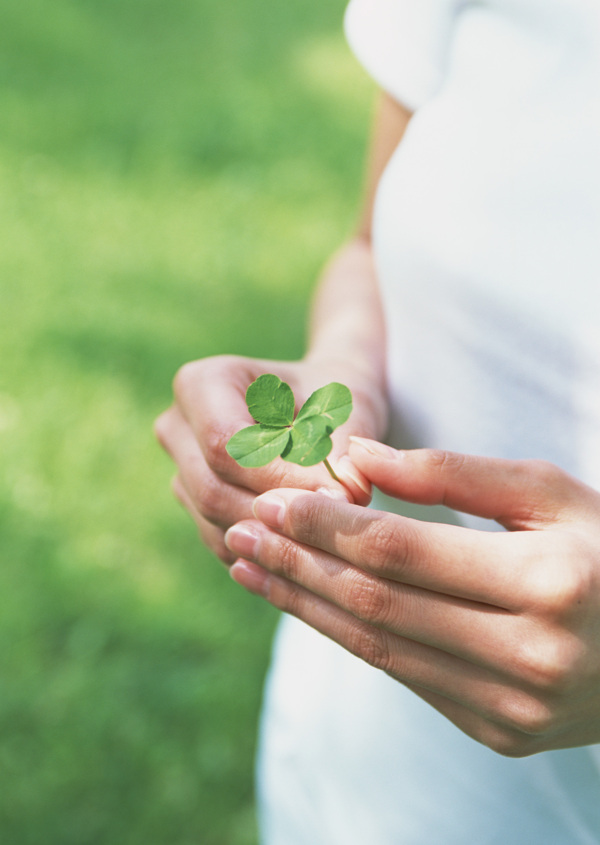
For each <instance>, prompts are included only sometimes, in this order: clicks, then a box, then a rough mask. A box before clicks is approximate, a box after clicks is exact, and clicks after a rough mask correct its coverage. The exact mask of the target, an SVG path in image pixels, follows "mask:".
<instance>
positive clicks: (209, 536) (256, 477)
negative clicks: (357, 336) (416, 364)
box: [156, 356, 385, 563]
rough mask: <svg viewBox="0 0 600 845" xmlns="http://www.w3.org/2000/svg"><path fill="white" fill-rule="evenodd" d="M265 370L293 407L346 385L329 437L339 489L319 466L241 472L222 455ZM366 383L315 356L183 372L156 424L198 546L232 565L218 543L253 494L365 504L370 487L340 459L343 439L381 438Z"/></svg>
mask: <svg viewBox="0 0 600 845" xmlns="http://www.w3.org/2000/svg"><path fill="white" fill-rule="evenodd" d="M268 372H273V373H275V374H276V375H278V376H279V377H280V378H282V379H284V380H285V381H287V382H288V383H289V384H290V386H291V387H292V390H293V391H294V395H295V397H296V400H297V402H298V403H300V404H301V403H303V402H304V400H305V399H307V398H308V396H309V395H310V394H311V393H312V392H313V391H314V390H316V389H317V388H319V387H322V386H323V385H324V384H326V383H327V382H328V381H334V380H336V381H343V382H344V383H345V384H347V385H348V387H349V388H350V390H351V391H352V394H353V399H354V410H353V412H352V415H351V417H350V419H349V420H348V422H347V423H346V424H345V425H344V426H341V427H340V428H339V429H337V430H336V432H335V433H334V435H333V441H334V448H333V451H332V453H331V457H330V462H331V463H332V464H333V466H334V467H335V469H336V472H337V474H338V476H339V478H340V479H341V480H342V481H343V484H337V483H336V482H335V481H333V480H332V478H331V476H330V475H329V473H328V472H327V470H326V469H325V468H324V466H323V465H322V464H320V465H318V466H315V467H310V468H303V467H299V466H297V465H295V464H291V463H287V462H285V461H283V460H280V459H277V460H276V461H274V462H272V463H271V464H269V465H268V466H265V467H261V468H258V469H243V468H242V467H240V466H239V465H238V464H237V463H236V462H235V461H234V460H233V459H232V458H230V457H229V455H228V454H227V452H226V451H225V445H226V443H227V441H228V440H229V438H230V437H231V436H232V435H233V434H234V433H235V432H236V431H238V430H239V429H241V428H244V427H245V426H247V425H250V424H251V423H252V419H251V417H250V415H249V413H248V408H247V406H246V401H245V394H246V389H247V387H248V385H249V384H250V383H251V382H252V381H254V379H256V378H257V377H258V376H259V375H261V374H263V373H268ZM373 381H374V380H373V379H370V378H368V376H367V374H366V373H365V372H363V371H362V370H360V369H358V368H357V367H353V366H352V365H350V364H348V365H344V364H340V362H339V361H338V362H331V363H329V362H328V361H323V360H317V359H310V360H308V359H307V360H305V361H300V362H297V363H290V362H276V361H261V360H253V359H248V358H239V357H235V356H219V357H215V358H206V359H204V360H200V361H194V362H192V363H190V364H186V365H185V366H184V367H182V369H181V370H180V371H179V373H178V374H177V376H176V378H175V382H174V392H175V402H174V404H173V405H172V406H171V408H169V409H168V410H167V411H166V412H165V413H164V414H162V416H160V417H159V419H158V420H157V422H156V433H157V436H158V439H159V440H160V442H161V444H162V446H163V447H164V448H165V450H166V451H167V452H168V453H169V454H170V456H171V457H172V458H173V460H174V461H175V463H176V465H177V469H178V474H177V476H176V477H175V480H174V482H173V489H174V492H175V495H176V496H177V498H178V499H179V500H180V501H181V503H182V504H183V505H184V506H185V507H186V508H187V510H188V511H189V512H190V514H191V515H192V517H193V518H194V520H195V521H196V523H197V525H198V528H199V531H200V534H201V536H202V539H203V540H204V542H205V543H206V544H207V545H208V546H209V547H210V548H211V549H212V550H213V551H214V552H215V553H216V554H217V555H218V556H219V557H220V558H221V559H222V560H223V561H224V562H226V563H231V562H232V561H233V560H234V557H233V556H232V555H231V553H230V551H229V550H228V549H227V548H226V546H225V544H224V541H223V537H224V532H225V531H226V529H227V528H229V527H230V526H231V525H233V524H234V523H235V522H238V521H239V520H242V519H247V518H250V517H252V503H253V502H254V499H255V498H256V494H257V493H262V492H264V491H265V490H269V489H272V488H275V487H280V486H286V487H296V488H304V489H306V490H319V489H325V490H327V491H328V492H329V494H330V495H332V496H336V495H337V496H338V497H339V498H342V499H346V500H348V499H349V500H350V501H354V502H357V503H359V504H366V503H367V502H368V501H369V500H370V489H371V488H370V484H369V483H368V482H367V481H366V479H365V478H364V477H363V476H362V475H361V473H360V472H358V471H357V470H356V468H354V467H353V465H352V463H351V461H350V459H349V458H348V457H347V456H346V457H344V456H345V455H346V453H347V451H348V443H349V441H348V437H349V435H351V434H360V435H364V436H368V437H380V436H381V435H382V434H383V430H384V426H385V403H384V400H383V397H382V396H381V395H380V394H379V393H378V392H377V390H376V389H375V388H374V387H373Z"/></svg>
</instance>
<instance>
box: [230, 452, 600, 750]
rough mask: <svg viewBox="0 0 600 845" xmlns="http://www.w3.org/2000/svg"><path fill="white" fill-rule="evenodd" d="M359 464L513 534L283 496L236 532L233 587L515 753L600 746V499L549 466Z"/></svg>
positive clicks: (425, 455) (385, 458)
mask: <svg viewBox="0 0 600 845" xmlns="http://www.w3.org/2000/svg"><path fill="white" fill-rule="evenodd" d="M350 456H351V458H352V461H353V463H354V465H355V466H356V467H358V469H360V470H361V471H362V473H363V474H364V475H365V476H366V477H367V478H368V479H369V480H370V481H371V482H373V484H375V485H377V487H379V488H380V489H381V490H383V491H384V492H385V493H388V494H390V495H393V496H395V497H397V498H400V499H405V500H408V501H412V502H419V503H422V504H429V505H432V504H444V505H447V506H449V507H451V508H454V509H456V510H460V511H463V512H465V513H470V514H476V515H478V516H482V517H486V518H489V519H494V520H496V521H497V522H499V523H500V524H502V525H503V526H504V527H505V528H507V529H508V532H486V531H477V530H471V529H467V528H461V527H457V526H451V525H443V524H435V523H427V522H420V521H417V520H411V519H406V518H403V517H400V516H396V515H393V514H388V513H381V512H376V511H369V510H365V509H364V508H360V507H356V505H352V504H349V503H345V502H342V501H333V500H331V499H330V498H326V497H325V496H322V495H319V494H313V493H306V492H303V491H299V490H290V489H286V490H278V491H276V492H268V493H266V494H265V495H263V496H260V497H259V498H258V499H257V500H256V502H255V506H254V510H255V515H256V517H257V519H255V520H249V521H244V522H242V523H240V524H238V525H236V526H234V527H233V528H232V529H231V530H230V531H229V532H228V534H227V538H226V542H227V545H228V547H229V548H230V549H231V551H232V553H233V554H236V555H238V557H239V558H240V559H239V560H238V562H236V563H235V564H234V565H233V567H232V569H231V574H232V576H233V578H234V579H235V580H236V581H238V582H239V583H240V584H242V585H243V586H245V587H246V588H247V589H249V590H251V591H252V592H255V593H258V594H260V595H263V596H264V597H265V598H267V599H268V600H269V601H270V602H271V603H272V604H273V605H275V606H276V607H278V608H280V609H282V610H284V611H287V612H289V613H292V614H293V615H295V616H297V617H299V618H300V619H302V620H304V621H305V622H307V623H308V624H309V625H312V626H313V627H314V628H316V629H317V630H319V631H321V632H322V633H323V634H326V635H327V636H329V637H331V638H332V639H333V640H335V641H336V642H338V643H340V644H341V645H342V646H344V647H345V648H346V649H348V650H349V651H351V652H353V653H354V654H356V655H358V656H359V657H361V658H362V659H364V660H366V661H367V662H368V663H370V664H372V665H373V666H375V667H378V668H380V669H382V670H383V671H385V672H386V673H388V674H389V675H391V676H392V677H393V678H395V679H397V680H398V681H400V682H402V683H404V684H406V685H407V686H409V687H411V688H412V689H414V691H415V692H416V693H418V694H419V695H420V696H421V697H422V698H423V699H425V700H426V701H428V702H429V703H430V704H431V705H433V706H434V707H436V708H437V709H438V710H439V711H441V712H442V713H443V714H444V715H445V716H446V717H447V718H449V719H450V720H451V721H453V722H454V723H455V724H456V725H458V727H459V728H461V729H462V730H463V731H465V733H467V734H469V735H470V736H472V737H474V738H475V739H477V740H478V741H480V742H482V743H484V744H485V745H488V746H490V747H491V748H493V749H495V750H496V751H498V752H500V753H502V754H506V755H509V756H515V757H519V756H525V755H528V754H533V753H536V752H538V751H544V750H547V749H554V748H565V747H573V746H580V745H587V744H592V743H596V742H600V494H599V493H597V492H596V491H594V490H592V489H591V488H589V487H586V486H585V485H584V484H582V483H580V482H578V481H576V480H575V479H573V478H572V477H571V476H569V475H567V474H566V473H564V472H562V471H561V470H559V469H558V468H557V467H555V466H553V465H551V464H547V463H544V462H540V461H506V460H495V459H489V458H478V457H469V456H465V455H458V454H453V453H446V452H438V451H430V450H416V451H412V452H396V451H395V450H393V449H390V448H389V447H387V446H382V445H381V444H378V443H373V442H369V441H357V442H355V443H353V445H352V446H351V448H350Z"/></svg>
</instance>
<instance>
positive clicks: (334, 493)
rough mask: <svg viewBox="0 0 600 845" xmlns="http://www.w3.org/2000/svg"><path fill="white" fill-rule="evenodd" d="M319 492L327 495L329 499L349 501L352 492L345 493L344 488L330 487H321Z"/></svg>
mask: <svg viewBox="0 0 600 845" xmlns="http://www.w3.org/2000/svg"><path fill="white" fill-rule="evenodd" d="M317 493H320V494H321V496H327V497H328V498H329V499H335V501H336V502H349V501H350V494H349V493H344V492H343V491H342V490H332V489H331V488H330V487H319V489H318V490H317Z"/></svg>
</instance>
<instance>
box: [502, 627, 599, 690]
mask: <svg viewBox="0 0 600 845" xmlns="http://www.w3.org/2000/svg"><path fill="white" fill-rule="evenodd" d="M583 660H584V649H583V647H582V645H581V643H580V642H579V641H578V640H577V639H576V638H575V637H574V636H573V635H566V634H564V633H562V634H561V635H558V634H556V635H545V636H544V637H543V638H540V639H539V640H538V641H537V642H528V643H523V644H521V646H520V648H519V651H518V653H517V655H516V666H517V674H518V676H519V678H520V679H521V680H522V681H524V682H525V683H526V684H528V685H529V686H531V687H532V688H534V689H536V690H538V691H539V692H540V693H542V694H548V695H554V696H556V695H566V694H569V693H571V692H573V691H574V690H575V689H576V687H577V685H578V682H579V678H580V677H581V675H582V672H581V669H582V664H583Z"/></svg>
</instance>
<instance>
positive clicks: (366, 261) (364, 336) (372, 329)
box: [304, 237, 388, 437]
mask: <svg viewBox="0 0 600 845" xmlns="http://www.w3.org/2000/svg"><path fill="white" fill-rule="evenodd" d="M385 357H386V350H385V325H384V318H383V310H382V306H381V301H380V297H379V290H378V285H377V278H376V273H375V266H374V262H373V256H372V252H371V245H370V243H369V242H368V240H367V239H365V238H361V237H357V238H355V239H354V240H352V241H350V242H349V243H348V244H346V245H345V246H344V247H342V248H341V249H340V250H339V251H338V252H337V253H336V254H335V255H334V256H333V258H332V259H331V261H330V262H329V264H328V265H327V266H326V268H325V270H324V272H323V276H322V278H321V281H320V284H319V286H318V288H317V291H316V294H315V297H314V301H313V308H312V314H311V320H310V326H309V343H308V352H307V354H306V356H305V359H304V360H305V361H306V363H307V364H310V365H313V366H316V367H318V368H319V370H320V371H322V372H323V375H325V373H326V374H327V376H326V377H327V378H330V379H331V380H335V381H342V382H344V383H345V384H347V385H348V387H349V388H350V389H351V391H352V394H353V397H354V404H355V407H356V408H357V409H359V408H360V412H361V413H362V414H363V415H364V416H365V417H366V418H368V419H370V420H371V421H373V424H374V427H372V428H371V431H373V433H374V434H373V436H379V437H382V436H383V434H384V433H385V430H386V428H387V419H388V401H387V391H386V377H385V369H386V367H385Z"/></svg>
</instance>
